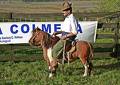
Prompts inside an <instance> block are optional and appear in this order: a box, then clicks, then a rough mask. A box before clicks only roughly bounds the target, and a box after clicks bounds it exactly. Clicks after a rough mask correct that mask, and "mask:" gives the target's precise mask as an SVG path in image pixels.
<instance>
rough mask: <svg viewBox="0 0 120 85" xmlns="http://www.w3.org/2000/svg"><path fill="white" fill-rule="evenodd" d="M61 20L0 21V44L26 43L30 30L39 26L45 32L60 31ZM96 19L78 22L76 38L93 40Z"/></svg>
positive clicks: (94, 37)
mask: <svg viewBox="0 0 120 85" xmlns="http://www.w3.org/2000/svg"><path fill="white" fill-rule="evenodd" d="M61 26H62V22H3V23H2V22H1V23H0V44H18V43H28V41H29V39H30V37H31V31H32V30H33V29H34V28H36V27H39V28H40V29H42V30H43V31H45V32H48V33H50V34H52V33H53V32H56V31H60V30H61ZM96 29H97V21H85V22H79V24H78V35H77V37H76V39H78V40H86V41H89V42H95V39H96Z"/></svg>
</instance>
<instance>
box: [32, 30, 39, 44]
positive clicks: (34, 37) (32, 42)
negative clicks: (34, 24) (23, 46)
mask: <svg viewBox="0 0 120 85" xmlns="http://www.w3.org/2000/svg"><path fill="white" fill-rule="evenodd" d="M39 33H40V32H37V33H36V34H35V35H34V36H33V37H32V38H31V39H30V44H31V43H33V41H34V39H35V37H36V36H37V35H38V34H39Z"/></svg>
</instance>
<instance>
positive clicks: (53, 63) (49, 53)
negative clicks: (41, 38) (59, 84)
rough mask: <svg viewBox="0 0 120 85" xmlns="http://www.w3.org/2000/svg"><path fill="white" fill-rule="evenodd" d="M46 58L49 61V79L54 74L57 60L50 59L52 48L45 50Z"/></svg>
mask: <svg viewBox="0 0 120 85" xmlns="http://www.w3.org/2000/svg"><path fill="white" fill-rule="evenodd" d="M47 56H48V58H49V61H50V66H49V71H50V73H49V78H51V77H53V75H54V74H55V73H56V68H57V65H58V64H57V60H56V59H54V58H53V57H52V48H49V49H48V50H47Z"/></svg>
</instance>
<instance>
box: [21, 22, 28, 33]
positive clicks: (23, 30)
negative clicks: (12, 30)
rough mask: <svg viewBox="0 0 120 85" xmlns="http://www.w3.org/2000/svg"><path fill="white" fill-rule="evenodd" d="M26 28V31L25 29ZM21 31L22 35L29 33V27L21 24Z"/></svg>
mask: <svg viewBox="0 0 120 85" xmlns="http://www.w3.org/2000/svg"><path fill="white" fill-rule="evenodd" d="M25 28H26V29H25ZM21 31H22V32H23V33H28V32H29V25H28V24H23V25H22V26H21Z"/></svg>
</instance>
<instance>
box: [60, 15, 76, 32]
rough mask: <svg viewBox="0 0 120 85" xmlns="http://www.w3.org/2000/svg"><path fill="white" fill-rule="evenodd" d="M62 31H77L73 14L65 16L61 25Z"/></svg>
mask: <svg viewBox="0 0 120 85" xmlns="http://www.w3.org/2000/svg"><path fill="white" fill-rule="evenodd" d="M62 31H65V32H72V33H73V34H76V33H77V21H76V19H75V17H74V16H73V14H70V15H69V16H67V17H66V18H65V20H64V22H63V25H62Z"/></svg>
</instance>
